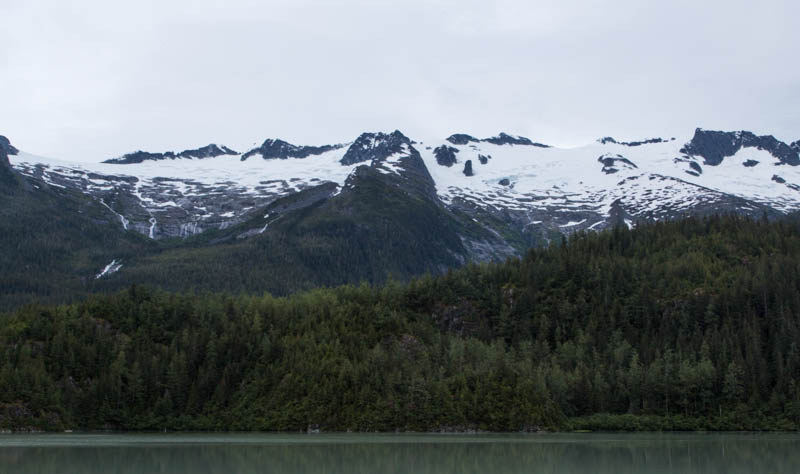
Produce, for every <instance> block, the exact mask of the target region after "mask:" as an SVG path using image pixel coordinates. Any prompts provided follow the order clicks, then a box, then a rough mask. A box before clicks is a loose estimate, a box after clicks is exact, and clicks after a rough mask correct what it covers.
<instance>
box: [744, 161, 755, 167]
mask: <svg viewBox="0 0 800 474" xmlns="http://www.w3.org/2000/svg"><path fill="white" fill-rule="evenodd" d="M757 164H758V161H757V160H747V161H745V162H744V163H742V166H744V167H746V168H752V167H753V166H755V165H757Z"/></svg>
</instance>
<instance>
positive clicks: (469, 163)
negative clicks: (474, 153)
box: [464, 160, 475, 176]
mask: <svg viewBox="0 0 800 474" xmlns="http://www.w3.org/2000/svg"><path fill="white" fill-rule="evenodd" d="M474 175H475V173H474V172H473V171H472V160H467V162H466V163H464V176H474Z"/></svg>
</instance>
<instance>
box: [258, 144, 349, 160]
mask: <svg viewBox="0 0 800 474" xmlns="http://www.w3.org/2000/svg"><path fill="white" fill-rule="evenodd" d="M342 146H343V145H323V146H297V145H292V144H291V143H287V142H285V141H283V140H279V139H271V138H270V139H267V140H265V141H264V143H263V144H262V145H261V146H260V147H258V148H253V149H252V150H250V151H248V152H247V153H245V154H244V155H242V161H244V160H246V159H248V158H250V157H251V156H254V155H261V157H262V158H263V159H265V160H271V159H280V160H285V159H287V158H307V157H309V156H312V155H321V154H323V153H325V152H328V151H331V150H335V149H337V148H341V147H342Z"/></svg>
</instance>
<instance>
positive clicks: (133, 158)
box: [103, 143, 239, 165]
mask: <svg viewBox="0 0 800 474" xmlns="http://www.w3.org/2000/svg"><path fill="white" fill-rule="evenodd" d="M238 154H239V153H238V152H236V151H234V150H231V149H230V148H228V147H226V146H224V145H223V146H219V145H215V144H213V143H212V144H210V145H206V146H204V147H201V148H195V149H194V150H184V151H182V152H180V153H175V152H173V151H167V152H164V153H150V152H147V151H141V150H139V151H136V152H133V153H128V154H127V155H123V156H122V157H120V158H112V159H110V160H106V161H104V162H103V163H111V164H117V165H130V164H134V163H142V162H144V161H159V160H175V159H178V158H189V159H203V158H214V157H217V156H222V155H238Z"/></svg>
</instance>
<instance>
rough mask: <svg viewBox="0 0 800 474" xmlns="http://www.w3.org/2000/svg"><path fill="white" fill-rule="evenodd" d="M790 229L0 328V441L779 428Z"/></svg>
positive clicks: (52, 317)
mask: <svg viewBox="0 0 800 474" xmlns="http://www.w3.org/2000/svg"><path fill="white" fill-rule="evenodd" d="M798 340H800V225H798V224H796V223H793V222H785V221H778V222H768V221H766V220H763V221H752V220H747V219H743V218H739V217H724V218H708V219H703V220H700V219H695V218H690V219H686V220H682V221H674V222H667V223H654V224H642V225H640V226H639V227H638V228H636V229H634V230H628V229H627V228H616V229H614V230H613V231H607V232H602V233H590V234H582V233H579V234H576V235H573V236H572V237H570V238H569V240H565V241H563V242H560V243H556V244H554V245H552V246H550V247H549V248H544V249H533V250H531V251H529V252H528V253H527V254H526V255H525V256H524V258H522V259H513V260H509V261H507V262H505V263H502V264H486V265H480V266H478V265H469V266H466V267H464V268H462V269H459V270H453V271H450V272H448V273H447V274H446V275H443V276H439V277H423V278H419V279H416V280H413V281H411V282H410V283H407V284H401V283H389V284H386V285H385V286H382V287H377V288H373V287H369V286H344V287H338V288H334V289H320V290H314V291H310V292H306V293H299V294H295V295H293V296H289V297H284V298H276V297H272V296H269V295H230V294H204V295H199V296H197V295H193V294H191V295H190V294H169V293H164V292H160V291H157V290H149V289H147V288H142V287H131V288H130V289H128V290H126V291H123V292H121V293H118V294H114V295H111V296H93V297H90V298H88V299H86V300H85V301H83V302H80V303H76V304H71V305H65V306H57V307H55V306H49V307H43V306H27V307H24V308H22V309H19V310H17V311H16V312H13V313H9V314H6V315H3V316H0V427H5V428H16V429H19V428H25V427H38V428H45V429H64V428H72V429H76V428H93V429H94V428H113V429H162V428H168V429H226V430H227V429H231V430H238V429H259V430H305V429H307V428H308V427H309V426H312V427H313V426H317V425H318V426H319V427H320V428H321V429H323V430H347V429H352V430H395V429H401V430H440V429H450V430H463V429H473V428H474V429H487V430H520V429H537V428H538V429H579V428H583V429H599V428H606V429H608V428H611V429H797V428H798V427H800V385H798V384H800V350H799V349H798V342H797V341H798Z"/></svg>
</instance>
